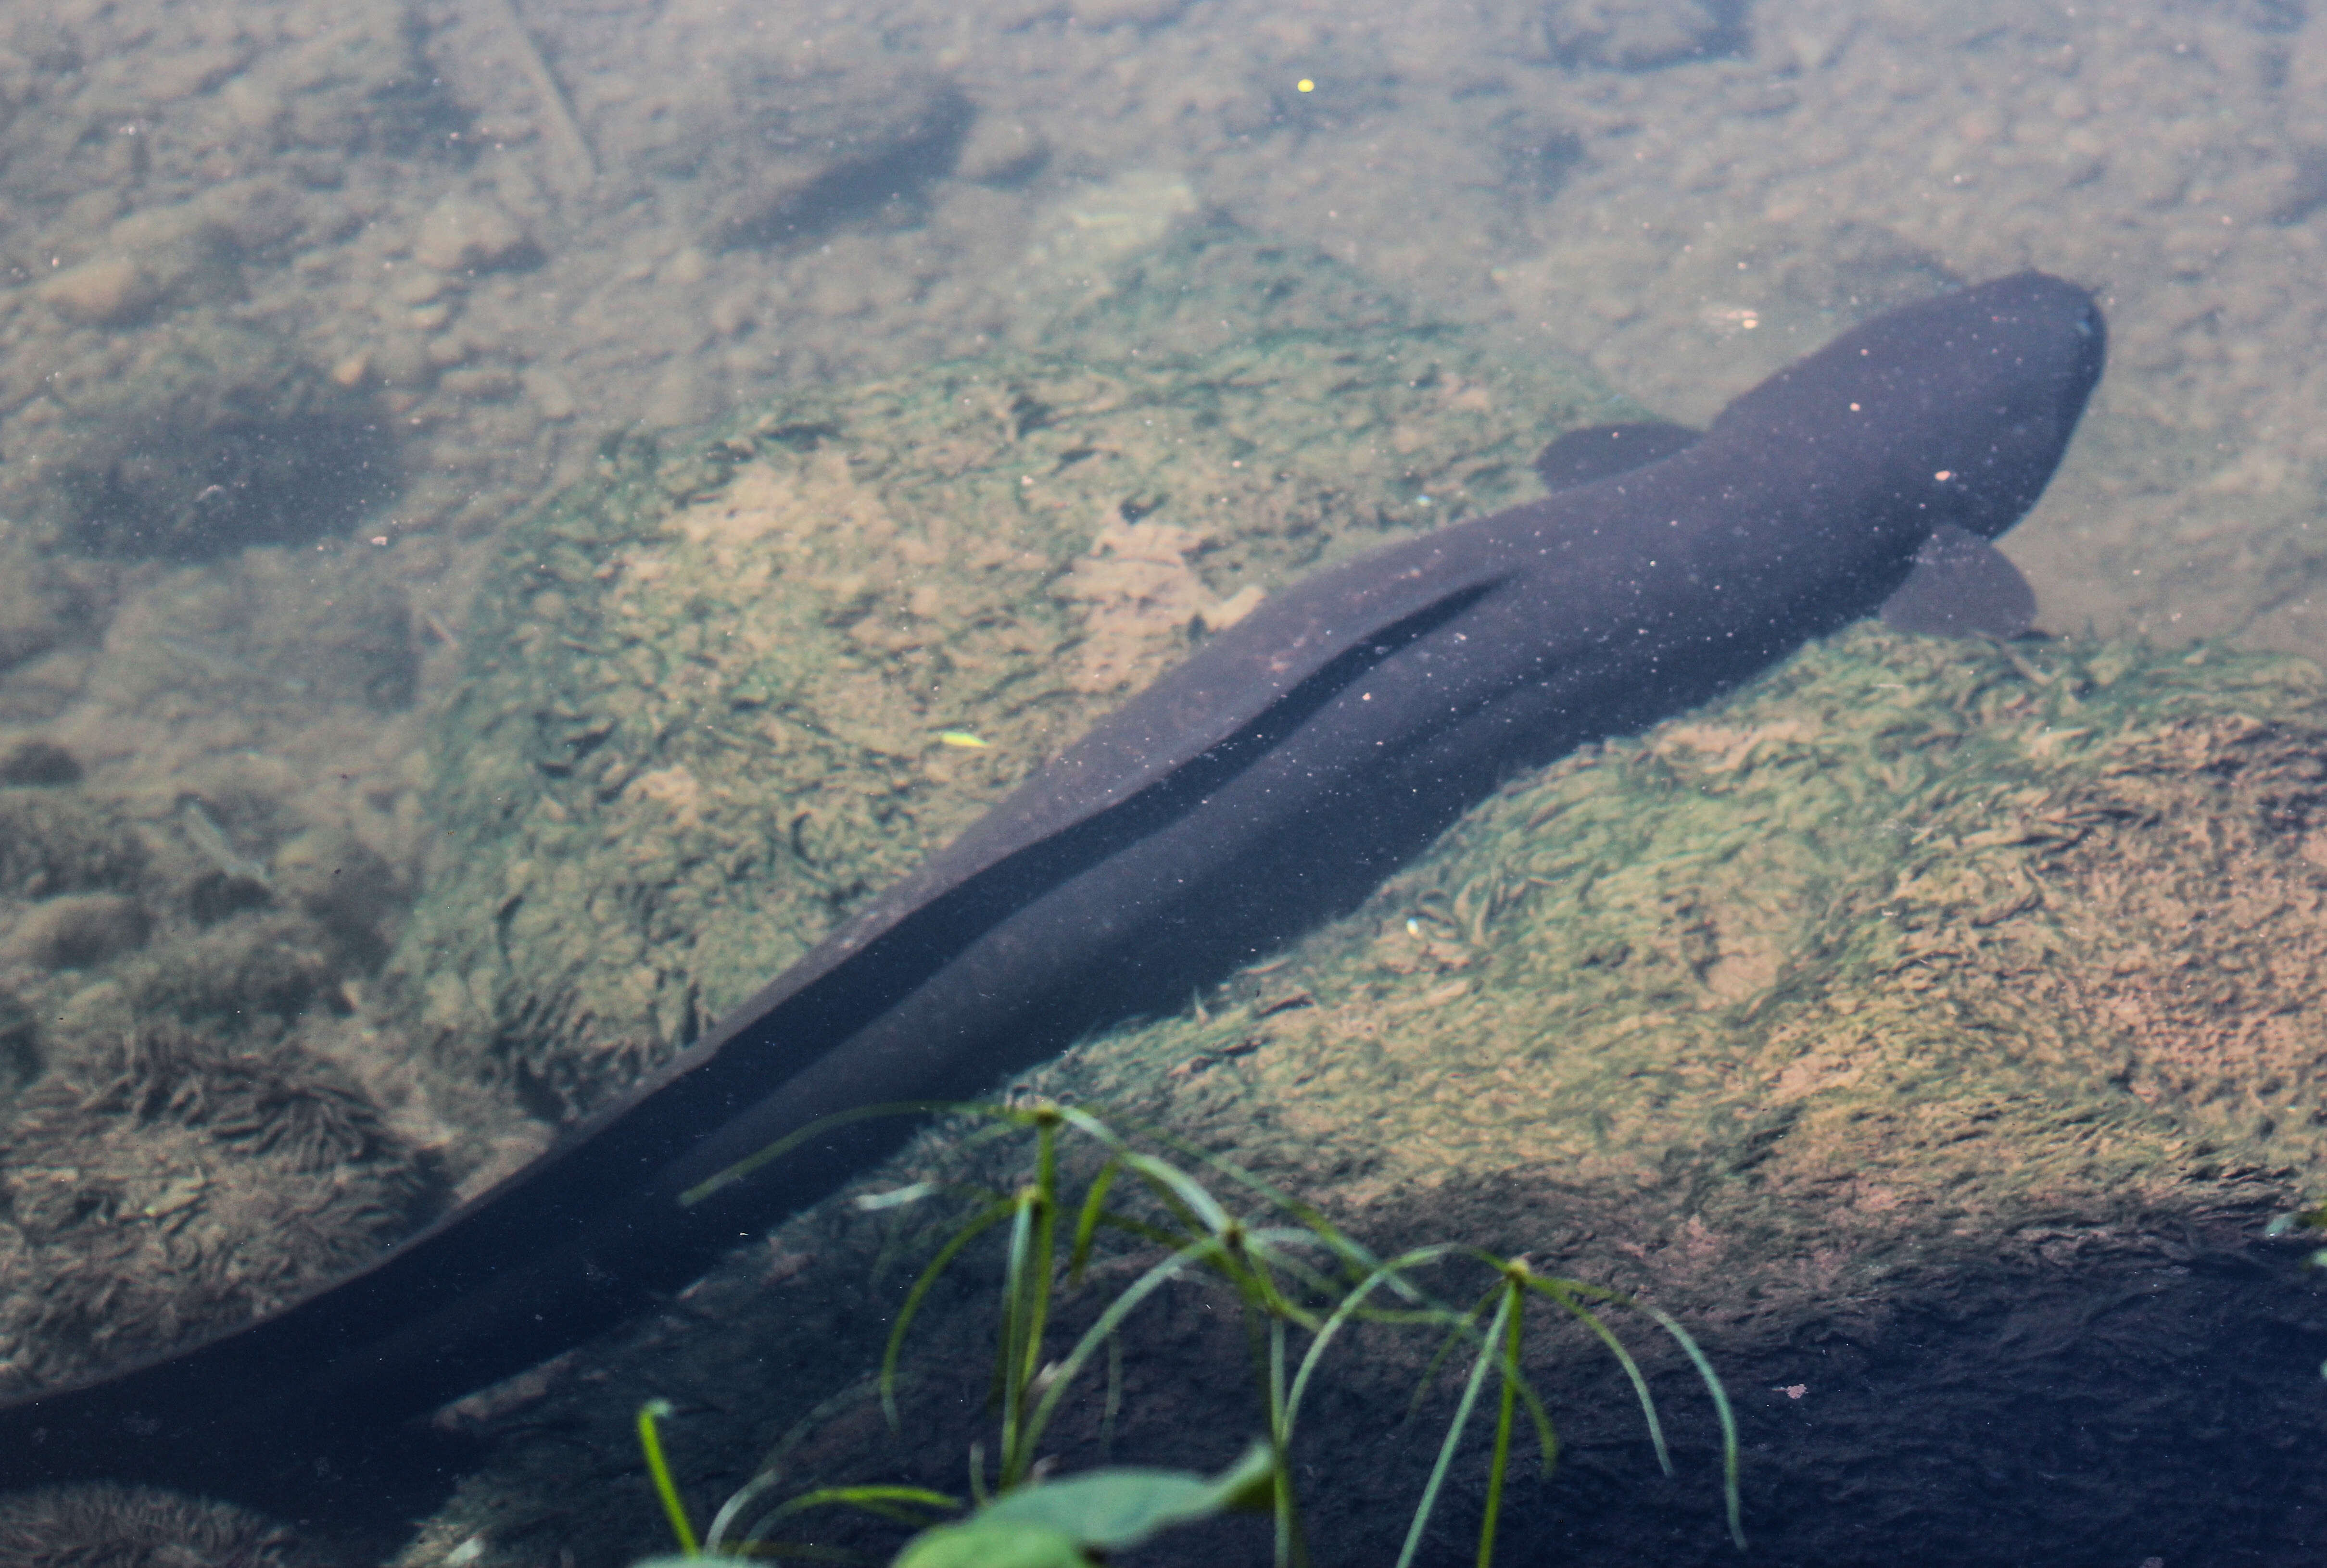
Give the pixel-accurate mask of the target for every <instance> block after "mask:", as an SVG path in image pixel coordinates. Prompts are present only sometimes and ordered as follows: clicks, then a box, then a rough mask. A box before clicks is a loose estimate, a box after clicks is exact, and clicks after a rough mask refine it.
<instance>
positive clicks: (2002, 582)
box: [1883, 523, 2036, 638]
mask: <svg viewBox="0 0 2327 1568" xmlns="http://www.w3.org/2000/svg"><path fill="white" fill-rule="evenodd" d="M2035 623H2036V590H2035V589H2033V588H2032V587H2030V586H2029V585H2028V579H2027V578H2025V577H2023V576H2022V575H2021V574H2020V568H2019V567H2017V566H2015V565H2013V564H2012V562H2011V561H2010V560H2009V559H2008V558H2007V557H2006V556H2005V554H2004V552H2003V551H2001V550H1999V549H1997V548H1996V547H1995V546H1994V545H1992V544H1990V543H1989V542H1988V541H1987V540H1986V539H1983V538H1981V537H1979V536H1978V535H1977V534H1975V533H1973V532H1971V531H1970V530H1969V529H1967V528H1959V527H1956V526H1955V525H1954V524H1953V523H1941V524H1940V525H1939V527H1936V528H1933V529H1932V530H1931V537H1930V538H1928V539H1926V540H1924V541H1923V547H1922V548H1921V549H1920V550H1918V551H1916V552H1915V565H1914V567H1913V569H1912V570H1911V571H1910V572H1909V573H1908V574H1907V580H1906V581H1905V582H1904V583H1901V584H1900V585H1899V588H1898V591H1897V592H1895V593H1892V595H1891V597H1890V598H1888V599H1886V600H1884V601H1883V624H1884V625H1885V626H1888V627H1890V628H1892V630H1897V631H1913V632H1920V633H1921V634H1922V635H1924V636H1927V637H1995V638H2014V637H2018V636H2019V635H2020V634H2021V633H2023V632H2024V631H2026V630H2028V629H2029V628H2030V627H2032V626H2033V625H2034V624H2035Z"/></svg>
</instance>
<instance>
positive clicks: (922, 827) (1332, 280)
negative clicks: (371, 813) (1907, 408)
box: [399, 233, 1604, 1115]
mask: <svg viewBox="0 0 2327 1568" xmlns="http://www.w3.org/2000/svg"><path fill="white" fill-rule="evenodd" d="M1175 258H1176V259H1175ZM1309 265H1310V262H1309V258H1307V257H1285V256H1283V255H1281V254H1280V253H1276V252H1268V251H1265V250H1263V249H1261V248H1260V247H1254V246H1252V245H1250V244H1248V243H1247V242H1244V241H1241V240H1238V239H1237V238H1234V237H1233V236H1223V235H1220V234H1218V233H1209V234H1205V235H1201V236H1199V237H1198V238H1195V239H1193V240H1192V241H1190V242H1188V243H1186V244H1184V245H1182V246H1181V247H1178V248H1177V249H1175V250H1173V251H1171V252H1169V253H1167V254H1166V255H1165V256H1164V257H1162V258H1159V259H1152V260H1150V261H1149V262H1148V263H1147V264H1146V269H1145V273H1144V274H1143V275H1142V276H1141V277H1140V279H1139V281H1138V286H1136V287H1128V286H1127V287H1126V290H1125V292H1124V293H1123V294H1122V295H1121V296H1120V299H1119V300H1118V301H1115V302H1107V301H1102V302H1100V303H1098V304H1096V305H1093V306H1090V307H1089V308H1088V309H1087V310H1086V311H1085V312H1084V313H1082V314H1081V315H1080V316H1079V317H1078V318H1077V322H1076V323H1075V325H1074V327H1073V328H1072V330H1071V334H1070V335H1068V336H1065V337H1063V338H1062V339H1061V341H1059V342H1058V344H1057V347H1058V348H1059V349H1060V350H1074V351H1073V352H1071V354H1070V352H1066V351H1060V352H1053V353H1051V354H1048V355H1017V354H1011V355H997V356H995V358H993V359H987V360H980V361H973V362H966V363H960V364H953V365H942V366H935V367H930V368H929V369H922V370H919V371H916V372H914V373H913V374H911V375H910V376H907V377H902V378H897V379H894V380H891V381H885V382H879V383H874V384H873V385H870V386H866V387H857V388H853V389H849V390H845V391H835V392H830V393H825V394H817V395H806V396H802V397H798V398H795V399H793V400H790V401H789V402H787V403H786V404H784V405H782V406H780V407H778V408H776V409H774V410H771V411H769V412H765V413H762V414H759V415H753V416H752V417H749V418H746V419H743V420H739V421H738V422H737V423H736V424H735V425H734V426H733V427H732V428H730V429H729V430H728V431H727V432H726V433H724V434H723V435H721V436H720V437H719V438H718V439H716V440H715V441H714V442H713V443H711V444H710V445H709V447H708V448H707V449H706V450H704V451H701V452H697V453H688V454H686V455H683V456H678V457H665V456H663V455H661V454H659V453H657V452H655V451H654V450H652V449H651V448H649V447H644V446H640V445H635V444H634V445H627V446H622V447H618V448H617V449H616V450H615V451H613V452H612V453H610V455H609V457H608V459H607V461H606V463H605V465H604V469H605V477H604V479H603V482H601V483H599V484H596V485H593V486H588V487H584V489H582V490H578V491H576V492H575V493H574V494H571V495H569V496H567V497H566V498H565V499H562V500H560V501H559V502H557V503H556V505H554V506H552V507H551V508H549V509H547V511H545V512H543V513H542V514H541V515H539V516H538V517H537V518H533V519H531V520H530V521H529V522H528V523H526V524H524V525H522V526H521V527H519V529H518V530H516V534H515V537H514V538H513V541H512V543H511V545H510V547H509V552H508V555H507V556H506V558H505V561H504V564H503V565H502V567H501V569H500V572H499V573H498V574H497V575H496V577H495V578H494V579H493V581H492V582H491V583H490V584H489V585H488V586H487V587H486V589H485V590H484V592H483V594H482V596H481V601H480V607H479V612H478V616H477V620H476V622H475V625H476V630H475V631H474V633H473V634H472V637H471V638H470V647H471V648H472V649H473V650H474V651H473V653H472V656H471V659H470V664H469V667H468V671H467V679H466V682H465V685H464V687H463V691H462V692H461V694H460V695H459V696H458V697H457V699H456V700H455V701H454V703H453V705H451V708H450V710H449V712H448V713H447V714H446V715H445V716H444V720H443V721H442V723H440V725H439V726H438V731H437V739H436V744H435V754H436V756H437V758H438V763H437V766H438V768H439V770H440V778H441V782H440V787H439V789H438V790H437V793H436V798H435V817H436V818H437V820H439V821H441V822H442V823H444V831H445V833H446V835H447V836H446V849H445V853H444V854H442V855H441V856H440V858H439V861H438V863H437V864H436V866H435V869H434V870H433V872H432V874H431V878H430V882H429V885H428V888H427V891H426V892H425V896H424V898H423V899H422V901H421V902H420V905H419V908H418V909H417V910H416V914H415V917H414V919H413V922H412V925H411V928H410V929H409V932H408V934H407V938H406V940H405V943H404V948H403V954H404V956H403V957H402V958H401V959H400V960H399V965H400V972H401V974H402V976H403V978H404V980H405V982H406V983H407V991H408V993H409V994H413V995H415V996H416V998H417V1006H418V1008H419V1010H420V1013H421V1015H422V1017H423V1019H424V1021H425V1024H426V1026H427V1027H428V1029H429V1030H430V1031H431V1032H432V1033H433V1034H434V1035H435V1037H436V1038H437V1039H439V1040H440V1041H442V1042H443V1044H444V1049H446V1050H449V1051H450V1052H452V1053H453V1057H454V1058H455V1059H457V1060H460V1061H462V1062H463V1063H464V1064H473V1065H474V1066H477V1067H479V1068H481V1069H483V1070H484V1071H485V1072H486V1073H487V1074H488V1075H489V1076H491V1077H493V1078H499V1079H500V1080H501V1081H504V1082H512V1083H517V1084H520V1085H523V1086H525V1087H526V1088H527V1091H528V1094H530V1095H532V1096H533V1097H534V1103H535V1104H537V1106H541V1107H543V1108H544V1109H545V1110H547V1111H548V1112H549V1113H550V1114H553V1115H563V1114H567V1113H569V1112H571V1111H572V1110H574V1109H575V1108H578V1107H581V1106H587V1105H589V1104H592V1103H594V1102H596V1101H598V1100H599V1099H601V1098H603V1096H604V1095H605V1094H607V1093H608V1092H609V1091H611V1090H612V1089H614V1088H619V1087H621V1086H623V1085H625V1084H627V1083H628V1082H629V1081H631V1078H634V1077H635V1075H636V1074H637V1073H638V1072H639V1071H640V1069H642V1068H643V1067H645V1066H647V1065H650V1064H651V1063H652V1062H654V1061H657V1060H659V1059H662V1058H664V1057H666V1056H668V1054H670V1053H671V1052H672V1051H673V1050H677V1049H678V1047H680V1046H681V1045H683V1044H685V1043H686V1042H687V1041H689V1040H691V1039H692V1038H694V1037H695V1035H696V1033H697V1032H698V1031H700V1029H701V1028H702V1027H703V1025H704V1023H705V1022H706V1021H707V1020H708V1019H709V1018H711V1017H713V1016H715V1014H716V1013H719V1012H720V1011H721V1010H722V1009H724V1008H725V1007H728V1006H730V1005H733V1004H734V1003H737V1002H739V1001H741V1000H742V999H743V997H744V996H746V995H748V994H750V992H751V991H752V989H754V988H756V987H757V986H758V985H760V984H761V983H762V982H764V981H765V980H766V979H767V978H768V977H769V976H770V975H773V974H774V973H775V972H776V971H777V970H779V969H780V968H781V967H782V966H784V965H785V964H787V963H789V962H790V961H791V960H792V959H793V958H795V957H799V955H800V954H801V953H802V952H804V951H805V950H806V949H807V948H808V947H809V946H810V945H811V944H812V943H813V942H814V941H815V940H816V939H817V938H819V937H821V936H822V935H823V934H824V933H825V932H826V931H827V930H829V929H831V928H832V926H833V925H834V924H835V923H836V921H837V920H838V919H841V918H843V917H844V916H846V915H847V914H848V913H849V912H851V911H852V910H855V908H857V907H858V906H859V905H860V904H861V903H862V902H863V901H865V900H866V899H868V898H869V897H871V896H872V895H873V894H874V893H876V892H878V891H880V890H881V889H883V887H885V886H886V885H887V884H888V883H889V882H892V881H893V880H895V879H896V878H897V877H899V876H900V875H902V873H904V872H905V871H906V870H907V869H909V868H910V867H911V865H912V864H913V863H914V862H915V861H917V860H918V859H919V858H920V857H921V855H922V854H926V853H927V852H928V851H930V849H932V848H934V847H935V846H936V845H939V844H940V843H942V842H943V841H945V840H946V839H947V838H949V837H950V836H951V835H953V834H954V833H956V832H958V831H959V830H960V829H961V828H962V827H963V826H967V824H968V823H969V822H970V821H972V820H973V819H975V818H976V817H977V816H978V815H979V814H980V813H982V812H984V811H985V810H986V808H987V807H989V806H991V805H992V804H993V803H994V802H995V800H996V799H998V798H1000V797H1001V795H1002V794H1003V793H1004V792H1005V790H1006V789H1009V788H1010V787H1011V786H1012V785H1014V784H1015V783H1016V782H1018V781H1019V780H1020V779H1023V778H1024V777H1025V776H1026V774H1027V773H1028V772H1029V771H1030V770H1032V769H1033V768H1034V767H1035V766H1036V765H1037V764H1039V763H1040V762H1041V761H1042V760H1043V759H1044V758H1046V757H1048V756H1050V755H1051V754H1052V753H1054V752H1056V751H1058V750H1059V749H1060V748H1061V746H1063V745H1064V744H1066V743H1067V742H1069V741H1070V740H1072V739H1073V738H1074V737H1075V736H1076V735H1077V734H1079V733H1080V732H1081V730H1082V729H1083V728H1084V727H1085V726H1086V725H1087V724H1089V723H1090V722H1091V721H1092V720H1093V719H1094V718H1096V717H1097V716H1098V714H1102V713H1104V712H1106V711H1107V710H1108V709H1109V708H1111V707H1113V706H1114V705H1116V704H1117V703H1118V702H1120V701H1121V700H1122V699H1123V698H1124V697H1125V696H1126V695H1128V694H1130V693H1131V692H1133V691H1135V690H1137V689H1138V688H1139V687H1140V686H1144V685H1145V684H1146V683H1147V682H1148V681H1149V680H1150V679H1152V678H1153V677H1154V676H1155V674H1156V673H1157V672H1159V671H1160V670H1162V669H1164V668H1165V667H1167V666H1169V665H1170V664H1171V663H1172V662H1173V660H1174V659H1176V658H1180V657H1182V655H1183V654H1184V653H1185V652H1186V651H1187V649H1189V648H1190V647H1192V645H1193V644H1194V642H1195V641H1197V640H1199V639H1201V637H1202V636H1203V635H1204V632H1205V630H1206V629H1207V628H1210V627H1216V626H1220V625H1224V624H1226V623H1227V622H1228V621H1229V620H1230V619H1232V618H1234V617H1235V616H1236V615H1238V614H1240V613H1242V612H1243V611H1245V610H1247V609H1248V608H1249V607H1250V606H1251V604H1253V603H1254V602H1257V601H1258V599H1259V598H1260V597H1261V595H1262V594H1264V593H1266V592H1268V591H1269V590H1270V589H1272V588H1274V587H1276V586H1277V585H1279V584H1282V583H1285V582H1287V581H1289V580H1290V579H1291V578H1293V577H1294V576H1295V575H1297V574H1300V573H1302V572H1304V571H1305V570H1308V569H1310V568H1311V567H1313V565H1315V564H1316V563H1317V562H1318V561H1319V560H1321V559H1322V558H1325V557H1327V556H1329V555H1339V554H1344V553H1349V552H1352V551H1355V550H1358V549H1361V548H1364V547H1366V546H1369V545H1372V544H1375V543H1378V542H1380V541H1382V540H1385V539H1388V538H1391V537H1399V536H1401V535H1403V534H1405V533H1406V532H1408V531H1410V530H1413V529H1416V528H1418V527H1425V526H1427V525H1429V524H1430V523H1433V522H1435V521H1437V520H1439V519H1441V518H1449V517H1460V516H1462V515H1463V514H1465V513H1467V512H1471V511H1474V510H1478V509H1491V508H1493V507H1497V506H1500V505H1503V504H1506V503H1508V502H1509V501H1510V500H1512V499H1517V498H1518V497H1519V496H1521V495H1523V494H1526V493H1529V492H1530V491H1531V490H1533V489H1534V488H1535V486H1534V481H1533V479H1532V476H1531V475H1529V474H1528V469H1527V463H1528V459H1529V457H1530V456H1531V455H1532V454H1533V453H1534V452H1535V450H1536V449H1537V447H1538V446H1539V445H1540V444H1541V443H1542V442H1543V441H1544V439H1545V438H1546V437H1547V435H1549V434H1553V433H1556V431H1558V430H1560V429H1562V428H1564V427H1565V426H1568V425H1573V424H1575V423H1577V422H1578V419H1579V416H1580V415H1582V414H1583V413H1584V410H1585V409H1587V408H1589V407H1591V406H1593V404H1594V403H1595V402H1602V401H1604V398H1603V395H1602V394H1600V393H1599V392H1598V391H1597V389H1596V388H1594V387H1592V386H1591V385H1590V383H1589V382H1588V381H1586V380H1585V379H1584V378H1582V377H1580V376H1579V375H1577V374H1576V373H1575V371H1574V370H1573V369H1569V368H1566V367H1565V366H1562V365H1560V364H1558V363H1556V362H1550V361H1544V362H1538V363H1532V364H1519V365H1512V364H1507V363H1503V362H1500V361H1499V360H1498V359H1496V358H1495V357H1494V356H1493V355H1492V354H1491V352H1490V351H1489V350H1487V348H1486V347H1485V346H1484V345H1483V344H1481V342H1480V341H1478V340H1477V339H1476V338H1475V337H1473V336H1471V335H1468V334H1463V333H1458V332H1453V331H1418V330H1416V329H1415V328H1413V327H1411V326H1410V325H1406V324H1405V323H1402V322H1397V320H1396V319H1395V315H1394V313H1392V312H1389V311H1388V310H1386V309H1385V308H1384V307H1382V306H1381V305H1380V303H1379V302H1378V301H1377V300H1372V299H1369V298H1364V296H1363V294H1362V291H1361V290H1360V288H1359V287H1358V286H1356V285H1354V283H1353V281H1352V280H1351V279H1350V276H1349V275H1347V274H1345V273H1342V272H1341V271H1339V270H1338V269H1335V268H1332V267H1331V266H1324V267H1322V268H1321V269H1320V271H1319V276H1318V279H1317V281H1316V282H1314V283H1312V282H1310V281H1308V279H1307V278H1306V277H1304V272H1303V269H1304V267H1305V266H1309ZM1173 266H1176V267H1177V269H1178V270H1177V273H1176V275H1168V269H1170V268H1172V267H1173ZM1264 279H1273V280H1274V293H1273V295H1266V294H1264V291H1265V290H1266V289H1267V288H1268V287H1269V286H1270V285H1267V284H1266V283H1264V282H1263V280H1264ZM1256 296H1263V297H1266V298H1268V299H1269V302H1270V304H1271V307H1272V309H1273V311H1274V316H1271V315H1266V314H1262V315H1259V316H1257V315H1256V313H1255V311H1254V310H1253V309H1252V308H1251V303H1252V301H1253V299H1254V298H1255V297H1256ZM1358 299H1362V300H1363V305H1364V308H1363V309H1356V310H1345V312H1344V313H1346V314H1349V315H1351V316H1355V317H1357V318H1358V323H1357V324H1353V325H1351V326H1349V327H1347V328H1345V329H1343V330H1341V331H1322V330H1316V329H1314V328H1312V327H1288V328H1284V329H1276V328H1271V327H1268V326H1267V325H1266V323H1267V322H1270V321H1272V320H1300V319H1304V318H1309V319H1313V318H1314V317H1315V316H1316V315H1317V314H1319V313H1323V312H1327V311H1331V310H1334V309H1339V308H1342V307H1343V306H1344V304H1345V303H1347V302H1350V301H1352V300H1358ZM1157 301H1163V302H1168V303H1167V306H1166V308H1164V309H1158V308H1157V306H1156V304H1155V303H1154V302H1157ZM1368 310H1370V312H1371V313H1372V316H1373V319H1372V320H1367V319H1366V313H1367V311H1368ZM1230 312H1233V313H1234V314H1233V316H1230V315H1229V314H1228V313H1230ZM1222 319H1233V320H1238V321H1241V322H1246V323H1248V325H1247V327H1246V330H1245V331H1244V333H1243V335H1242V337H1241V339H1240V340H1239V341H1235V342H1233V343H1230V344H1229V345H1228V346H1225V347H1220V348H1217V349H1212V350H1210V351H1207V352H1201V353H1197V354H1194V355H1178V354H1170V353H1161V352H1157V351H1156V350H1157V349H1158V348H1159V347H1168V346H1170V345H1172V344H1173V343H1174V342H1175V341H1179V340H1178V338H1177V337H1176V335H1175V334H1176V332H1177V330H1178V328H1179V326H1180V324H1181V323H1182V322H1200V323H1202V324H1204V325H1206V326H1210V327H1213V328H1214V329H1215V331H1216V330H1217V322H1220V320H1222ZM1256 319H1258V320H1260V321H1261V322H1263V323H1264V327H1263V330H1261V331H1254V330H1253V329H1252V327H1251V326H1250V325H1249V323H1251V322H1254V321H1255V320H1256ZM1126 341H1129V342H1131V343H1132V344H1134V345H1136V344H1139V343H1145V344H1146V345H1147V350H1148V351H1147V352H1146V353H1145V354H1144V355H1142V354H1138V353H1136V352H1135V351H1127V352H1126V353H1124V355H1123V357H1122V358H1121V359H1119V360H1107V361H1095V360H1094V359H1093V358H1091V357H1090V353H1089V350H1093V349H1094V348H1097V347H1099V346H1115V345H1120V344H1122V343H1124V342H1126Z"/></svg>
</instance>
